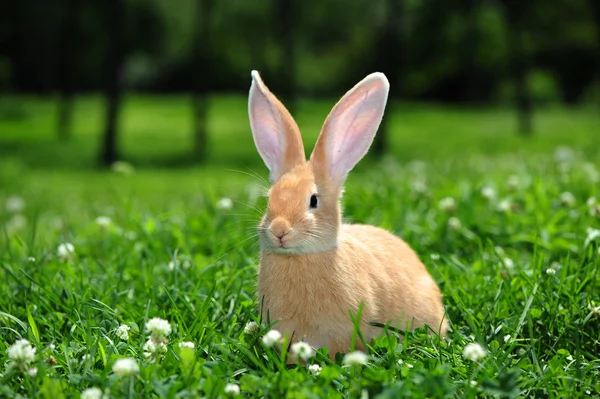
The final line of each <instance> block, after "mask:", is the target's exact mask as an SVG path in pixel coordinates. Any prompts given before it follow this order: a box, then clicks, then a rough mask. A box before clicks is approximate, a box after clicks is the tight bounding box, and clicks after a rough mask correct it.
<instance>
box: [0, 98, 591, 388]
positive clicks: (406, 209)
mask: <svg viewBox="0 0 600 399" xmlns="http://www.w3.org/2000/svg"><path fill="white" fill-rule="evenodd" d="M14 101H15V103H17V102H18V103H20V104H21V105H22V112H21V116H22V117H21V118H13V119H8V118H6V119H4V120H0V131H1V132H2V133H1V136H0V205H1V208H0V226H2V235H1V237H0V277H1V278H2V280H1V282H0V293H2V294H3V295H2V296H0V365H1V366H0V367H1V368H2V369H1V370H0V373H1V374H2V375H1V376H0V397H4V396H6V397H14V396H15V395H17V394H19V395H22V396H24V397H36V396H39V397H42V398H59V397H61V396H60V395H61V394H60V393H59V392H63V393H64V396H65V397H73V398H77V397H79V395H80V392H81V391H83V390H84V389H86V388H88V387H99V388H101V389H103V390H104V389H109V390H110V395H111V397H165V398H175V397H178V398H179V397H211V398H213V397H223V396H225V394H224V388H225V385H226V384H227V383H235V384H238V385H239V387H240V389H241V397H271V398H280V397H294V398H314V397H350V398H358V397H365V396H364V395H368V397H370V398H372V397H378V398H397V397H409V396H410V397H428V398H431V397H456V396H458V397H467V398H475V397H517V396H519V397H550V398H552V397H579V396H586V397H587V396H592V397H594V396H595V397H598V396H599V395H600V393H599V392H600V382H599V381H600V359H599V356H598V354H599V353H600V309H597V308H596V307H599V306H600V273H599V272H600V267H599V266H600V252H599V248H600V237H596V238H593V237H591V236H592V234H591V230H590V231H588V229H592V228H595V229H599V228H600V215H598V214H594V209H596V208H594V205H588V204H587V203H586V201H587V200H588V198H590V197H595V198H598V201H599V202H600V184H599V177H600V176H599V174H600V170H599V169H600V168H599V167H598V162H597V161H598V157H599V155H600V153H599V151H598V148H599V146H598V144H599V140H600V139H599V137H598V134H597V133H596V132H597V130H596V127H598V118H597V116H595V115H594V114H592V113H591V112H589V111H584V110H542V111H540V112H539V113H538V114H537V116H536V126H537V127H538V131H537V133H536V135H535V136H534V137H533V138H532V139H523V138H520V137H518V136H516V135H515V134H514V132H513V131H512V128H513V124H514V120H513V115H512V114H511V113H510V112H509V111H504V110H461V109H447V108H442V107H436V106H429V107H425V106H416V105H408V104H400V105H398V106H397V107H396V108H395V112H393V113H392V112H390V113H389V115H388V116H389V117H390V119H391V121H390V123H391V126H392V130H391V131H392V135H391V137H392V147H391V153H392V156H390V157H386V158H385V159H383V160H381V161H379V162H376V160H373V159H370V160H367V162H365V163H363V164H361V167H360V168H359V169H358V170H356V173H353V174H351V177H350V179H349V181H348V185H347V188H346V194H345V198H344V208H345V216H346V218H347V219H348V220H350V221H353V222H364V223H372V224H375V225H378V226H382V227H385V228H388V229H390V230H392V231H394V232H395V233H396V234H398V235H399V236H402V237H403V238H404V239H405V240H406V241H408V242H409V243H410V244H411V246H412V247H413V248H414V249H415V250H416V251H417V252H418V253H419V254H420V256H421V258H422V259H423V261H424V262H425V264H426V265H427V267H428V269H429V271H430V272H431V273H432V275H433V276H434V278H435V279H436V281H437V282H438V283H439V285H440V288H441V290H442V292H443V294H444V303H445V306H446V309H447V313H448V317H449V318H450V320H451V323H452V328H453V331H452V332H451V333H450V334H449V336H448V337H447V338H446V339H440V338H438V337H437V336H431V335H427V334H425V333H424V332H423V331H416V332H414V333H409V334H407V335H406V337H405V340H404V341H403V342H402V343H401V344H400V345H397V344H396V338H395V337H393V336H391V337H386V338H382V339H380V340H377V341H376V342H374V343H373V345H372V347H371V348H370V350H369V356H370V360H369V364H368V365H367V366H364V367H360V366H353V367H345V366H342V364H341V361H340V360H338V361H337V362H331V361H329V360H328V359H327V357H326V356H325V354H324V353H323V351H320V352H319V353H317V355H316V356H315V357H314V358H312V359H311V360H310V363H313V364H319V365H321V367H322V371H321V373H320V375H319V376H314V375H312V374H311V373H310V372H309V371H308V370H307V368H306V367H303V366H300V367H297V368H287V367H285V366H284V365H283V363H282V361H281V358H280V355H278V354H277V353H276V352H275V351H274V350H273V349H268V348H265V347H264V346H263V345H262V343H261V341H260V336H261V335H262V334H264V333H265V332H266V330H267V329H268V328H267V327H265V328H262V329H261V331H260V332H259V333H257V334H251V335H247V334H245V333H244V326H245V325H246V324H247V323H248V322H251V321H257V322H259V321H260V317H261V315H260V314H259V313H258V311H257V304H256V299H255V296H254V295H255V292H254V282H255V278H256V267H257V262H258V253H257V243H256V238H255V237H254V232H255V230H254V228H253V227H254V225H255V223H256V222H257V220H258V218H259V216H260V213H259V212H260V210H261V209H263V208H264V206H265V201H266V200H265V198H264V197H257V196H256V195H255V193H256V188H257V185H260V184H261V183H260V180H259V179H258V178H257V177H253V176H251V174H252V173H257V174H258V175H259V176H262V177H264V176H265V175H266V171H265V168H264V167H263V166H262V165H261V163H260V159H259V158H258V156H257V155H256V152H255V149H254V147H253V144H252V141H251V136H250V133H249V130H248V127H247V120H246V115H245V112H246V108H245V107H246V104H245V100H244V99H243V98H236V97H230V98H218V99H217V100H216V101H215V104H214V106H213V109H212V112H211V126H212V133H213V136H212V142H211V146H212V149H211V156H210V160H209V161H210V162H209V164H208V165H207V166H202V167H197V166H193V165H189V164H187V163H184V165H183V166H182V167H178V168H176V167H175V166H176V165H177V164H178V162H177V159H178V158H182V157H185V156H186V155H185V154H187V153H188V152H189V147H190V143H189V140H188V138H187V137H188V136H187V135H188V131H189V129H188V128H189V125H188V122H186V121H187V120H188V117H189V110H188V107H187V100H186V99H185V98H183V97H161V98H143V97H132V98H129V99H128V100H127V103H126V107H125V110H124V114H123V120H122V124H123V127H124V131H123V133H124V135H123V142H122V144H123V151H124V154H125V158H126V159H127V160H129V161H131V162H132V163H133V164H134V166H135V171H134V172H133V173H132V174H120V173H115V172H112V171H108V170H96V169H95V166H94V162H95V152H96V149H97V142H98V139H97V136H96V134H97V132H98V131H99V130H100V128H99V123H100V120H101V115H102V114H101V108H100V105H101V103H100V102H99V100H98V99H97V98H93V97H91V98H83V99H81V100H80V101H78V103H77V110H78V112H77V115H76V120H75V129H74V137H73V140H72V141H71V142H68V143H56V142H55V139H54V134H53V126H54V125H53V124H54V122H53V121H54V119H53V118H54V116H53V109H54V104H53V103H52V102H51V101H48V100H40V99H24V98H15V99H14ZM330 105H331V104H330V102H327V101H322V102H316V103H310V102H303V103H301V106H300V116H299V121H300V125H301V127H303V128H304V129H305V131H306V133H307V136H308V137H309V139H308V140H307V141H308V142H310V143H311V144H310V145H307V147H310V146H311V145H312V140H311V139H314V138H315V134H316V132H318V128H319V126H320V123H321V121H322V119H323V118H324V117H325V115H326V113H327V107H329V106H330ZM234 139H235V140H234ZM232 140H234V141H232ZM232 142H235V146H234V145H231V143H232ZM558 146H561V147H558ZM565 146H568V147H565ZM557 147H558V148H557ZM164 166H170V168H165V167H164ZM484 187H492V188H493V190H494V192H495V196H494V197H493V198H489V199H488V198H486V197H485V196H484V195H483V194H482V188H484ZM564 192H570V193H572V195H573V197H574V201H573V202H571V200H570V198H568V196H566V195H563V193H564ZM12 196H19V197H22V198H23V199H24V201H25V208H24V209H23V210H21V211H18V212H7V211H6V210H5V209H4V204H5V202H6V200H7V199H8V198H9V197H12ZM224 197H227V198H231V199H232V200H233V207H232V208H231V209H221V208H219V207H218V201H219V199H221V198H224ZM447 197H451V198H454V200H455V202H456V209H455V210H448V209H442V208H441V207H440V201H441V200H442V199H444V198H447ZM561 198H562V200H561ZM506 204H508V205H509V206H508V207H503V206H504V205H506ZM598 213H600V208H599V209H598ZM98 216H109V217H110V218H111V220H112V224H111V225H110V226H109V227H106V228H103V227H102V226H100V225H98V224H97V223H96V218H97V217H98ZM454 218H455V219H454ZM458 222H459V223H458ZM458 224H460V226H458ZM588 236H590V238H592V239H591V240H587V238H588ZM65 242H70V243H72V244H73V245H74V248H75V255H74V256H72V257H70V258H69V259H62V260H61V259H60V258H59V257H58V255H57V248H58V246H59V245H60V244H62V243H65ZM32 258H34V259H32ZM170 262H173V264H174V265H175V266H174V268H173V269H171V268H170V267H169V263H170ZM595 309H597V310H595ZM153 317H161V318H164V319H166V320H168V321H169V322H170V323H171V326H172V328H173V331H172V332H171V334H170V335H169V336H168V350H167V352H166V353H165V356H164V358H162V359H160V360H159V361H157V362H154V363H151V362H150V361H149V360H148V359H147V358H146V357H145V356H144V354H143V352H144V350H143V345H144V343H145V342H146V340H147V338H148V335H147V333H146V332H145V330H144V326H145V323H146V322H147V321H148V320H149V319H151V318H153ZM121 324H127V325H129V326H130V327H131V330H130V332H129V339H128V340H126V341H124V340H121V339H120V338H119V337H118V336H117V334H116V329H117V327H118V326H119V325H121ZM275 328H276V326H275ZM19 338H26V339H28V340H29V341H30V342H31V344H32V345H33V346H34V347H35V348H36V349H37V350H36V357H35V360H34V362H32V363H31V364H30V365H29V366H28V367H27V368H26V369H29V368H31V367H37V375H36V376H31V375H29V374H28V373H27V372H22V371H21V370H18V369H15V368H14V367H11V366H10V361H9V359H8V356H7V351H6V350H7V348H8V347H10V346H11V345H12V344H13V343H14V342H15V341H16V340H17V339H19ZM183 341H192V342H193V343H194V344H195V348H196V349H195V350H194V351H184V352H181V351H180V349H179V347H178V343H180V342H183ZM472 342H476V343H479V344H481V345H482V346H483V347H484V348H485V349H486V350H487V352H488V353H487V356H486V357H484V358H483V359H481V360H480V361H478V362H474V361H471V360H469V359H468V358H466V357H465V356H464V355H463V349H464V347H465V345H467V344H468V343H472ZM88 355H89V356H88ZM123 357H131V358H134V359H136V361H137V362H138V363H139V365H140V368H141V370H140V373H139V375H137V376H135V377H133V378H126V377H121V378H119V377H118V376H116V375H115V374H114V373H113V372H112V367H113V365H114V363H115V361H116V360H117V359H118V358H123Z"/></svg>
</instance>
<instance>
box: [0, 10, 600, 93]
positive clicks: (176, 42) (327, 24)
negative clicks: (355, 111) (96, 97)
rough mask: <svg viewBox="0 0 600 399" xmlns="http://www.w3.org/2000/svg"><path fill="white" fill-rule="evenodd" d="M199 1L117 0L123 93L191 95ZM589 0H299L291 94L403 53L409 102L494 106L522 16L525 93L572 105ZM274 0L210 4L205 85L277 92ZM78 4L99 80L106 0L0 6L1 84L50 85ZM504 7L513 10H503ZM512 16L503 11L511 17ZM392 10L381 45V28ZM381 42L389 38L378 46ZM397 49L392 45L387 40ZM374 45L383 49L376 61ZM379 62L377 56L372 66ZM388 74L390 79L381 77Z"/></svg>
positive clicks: (591, 23)
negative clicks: (254, 82) (121, 18)
mask: <svg viewBox="0 0 600 399" xmlns="http://www.w3.org/2000/svg"><path fill="white" fill-rule="evenodd" d="M199 1H202V0H178V1H176V2H173V1H169V0H126V52H127V56H126V62H125V65H124V70H123V73H122V75H123V83H124V84H125V86H126V88H128V89H130V90H150V91H189V90H190V87H191V83H190V82H192V81H193V79H195V78H196V75H197V73H198V71H197V68H196V67H195V65H194V62H193V60H194V54H193V48H194V46H193V45H194V32H195V27H196V24H197V21H196V19H197V18H199V17H198V13H197V12H196V7H198V4H199ZM593 1H594V0H592V1H587V0H552V1H542V0H534V1H530V2H517V3H515V2H511V1H500V0H496V1H494V0H490V1H480V0H395V1H389V0H385V1H379V2H371V1H368V0H350V1H348V0H319V1H316V0H309V1H304V2H302V3H299V6H298V9H297V11H298V12H297V13H295V16H294V17H295V19H296V20H295V23H294V28H293V29H294V32H293V33H294V38H295V40H294V43H295V48H294V52H295V54H296V56H295V60H296V65H295V74H296V75H297V76H296V77H295V80H296V87H297V90H298V91H299V94H301V95H330V94H332V93H333V92H335V93H336V94H337V93H339V91H340V89H341V88H347V87H348V86H349V85H350V84H353V83H354V82H356V81H357V80H358V79H360V78H361V77H363V76H364V75H365V74H366V73H368V72H371V71H372V70H374V69H379V68H382V67H383V65H378V62H377V60H381V59H383V60H385V59H386V57H393V56H394V54H395V53H397V52H401V54H400V58H399V59H400V61H401V63H402V66H401V68H400V66H398V71H400V70H401V71H402V73H400V72H398V73H397V74H396V76H394V74H393V73H391V76H389V78H390V80H391V82H392V85H394V84H395V82H396V81H397V82H398V83H400V87H402V88H403V90H402V93H400V92H398V91H392V94H393V95H401V96H402V97H404V98H409V99H429V100H441V101H464V100H470V101H480V102H495V101H502V100H503V98H505V96H506V93H510V87H508V86H510V84H509V83H508V82H509V80H510V79H509V72H508V61H507V60H508V58H509V56H508V51H509V49H508V45H507V31H508V27H507V26H506V21H507V17H509V16H511V15H515V14H514V13H517V14H518V15H519V16H520V18H521V19H522V20H523V21H524V40H525V50H526V55H527V57H528V58H529V59H530V64H531V70H533V71H535V73H533V74H532V76H530V77H529V79H530V80H531V82H530V83H531V85H532V86H533V92H534V97H535V100H536V101H540V102H549V101H551V102H554V101H557V100H564V101H567V102H569V103H575V102H578V101H580V100H581V99H582V98H584V97H585V96H586V90H588V89H589V87H591V85H592V83H593V81H594V79H595V76H594V74H596V73H597V71H598V70H599V69H600V65H598V57H594V54H600V43H598V41H599V40H600V39H599V38H600V33H599V32H600V31H599V29H600V21H598V20H594V15H595V14H594V12H593V10H592V8H593V5H592V3H593ZM274 4H275V3H274V0H255V1H252V2H248V1H244V0H227V1H215V2H214V8H213V10H212V13H211V18H210V21H209V23H210V27H209V32H210V35H209V37H207V38H206V40H208V41H210V43H211V48H212V49H213V51H212V54H211V57H210V59H211V65H212V67H211V68H210V69H209V70H210V71H211V73H210V75H211V76H205V77H203V78H204V79H206V80H207V81H209V82H210V89H211V90H215V91H216V90H219V91H238V90H244V91H245V90H247V86H248V80H249V76H248V75H249V71H250V70H251V69H258V70H261V71H262V72H263V74H264V76H265V79H266V80H267V81H269V82H270V83H269V85H270V86H271V87H272V89H273V90H274V91H275V92H277V89H278V87H280V86H281V85H282V82H280V81H278V79H280V78H279V74H278V73H277V71H278V70H279V68H281V66H282V62H283V61H282V57H284V51H283V49H282V47H281V44H280V40H279V37H278V34H277V29H276V25H277V18H278V16H277V13H276V12H275V11H274V8H275V7H274ZM69 7H76V15H77V17H76V24H75V26H74V27H73V29H74V31H75V32H76V35H74V36H73V38H72V40H73V41H74V43H73V46H72V48H73V52H72V54H70V57H71V58H72V60H71V62H73V65H74V66H75V68H73V70H74V71H75V72H74V76H73V79H74V81H75V86H76V88H77V90H78V91H88V90H98V89H99V88H101V87H103V73H104V59H105V57H106V53H107V47H108V45H109V43H108V39H107V37H108V35H107V34H106V29H107V23H106V21H107V15H106V12H105V8H106V5H105V4H104V2H86V1H82V0H52V1H51V2H48V1H42V0H23V1H19V2H7V3H6V4H5V5H3V9H4V10H5V12H0V27H1V28H0V43H1V44H0V88H5V89H6V88H8V89H11V90H16V91H42V92H48V91H53V90H56V89H57V88H58V87H59V85H60V82H59V79H58V78H57V76H58V71H57V69H58V68H59V62H58V60H57V56H56V54H57V53H58V52H59V48H60V46H61V41H60V34H59V33H60V29H61V24H62V23H64V22H63V21H64V20H65V13H66V10H68V9H69ZM511 7H512V8H511ZM509 12H510V13H512V14H510V13H509ZM390 13H395V14H397V16H398V19H397V20H398V21H400V23H399V25H398V26H396V25H394V26H392V30H391V31H392V32H393V34H394V35H396V36H395V37H392V38H391V40H392V41H390V46H389V48H385V47H384V48H380V47H381V46H378V42H379V41H380V40H381V35H380V34H379V33H380V32H381V31H382V29H384V25H385V24H386V23H387V22H386V21H387V19H386V16H387V15H389V14H390ZM385 43H386V44H387V43H388V42H387V41H386V42H385ZM394 44H395V45H394ZM375 51H383V52H384V55H383V56H381V55H380V56H379V57H375V54H374V52H375ZM379 62H381V61H379ZM388 75H390V74H389V73H388Z"/></svg>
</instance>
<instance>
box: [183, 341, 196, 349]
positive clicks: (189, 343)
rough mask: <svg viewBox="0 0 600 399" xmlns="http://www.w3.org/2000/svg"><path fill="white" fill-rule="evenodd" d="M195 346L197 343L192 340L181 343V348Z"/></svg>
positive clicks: (192, 347)
mask: <svg viewBox="0 0 600 399" xmlns="http://www.w3.org/2000/svg"><path fill="white" fill-rule="evenodd" d="M195 347H196V345H194V343H193V342H190V341H185V342H180V343H179V349H184V348H189V349H194V348H195Z"/></svg>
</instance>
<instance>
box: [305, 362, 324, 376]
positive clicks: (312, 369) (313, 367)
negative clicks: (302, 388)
mask: <svg viewBox="0 0 600 399" xmlns="http://www.w3.org/2000/svg"><path fill="white" fill-rule="evenodd" d="M321 370H323V368H322V367H321V366H319V365H318V364H311V365H310V366H308V371H309V372H310V373H311V374H312V375H314V376H318V375H319V374H321Z"/></svg>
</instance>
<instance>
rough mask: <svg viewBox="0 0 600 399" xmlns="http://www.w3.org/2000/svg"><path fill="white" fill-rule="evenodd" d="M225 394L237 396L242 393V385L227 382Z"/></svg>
mask: <svg viewBox="0 0 600 399" xmlns="http://www.w3.org/2000/svg"><path fill="white" fill-rule="evenodd" d="M223 392H225V395H228V396H237V395H239V394H240V386H239V385H237V384H231V383H230V384H227V385H225V389H224V390H223Z"/></svg>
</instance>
